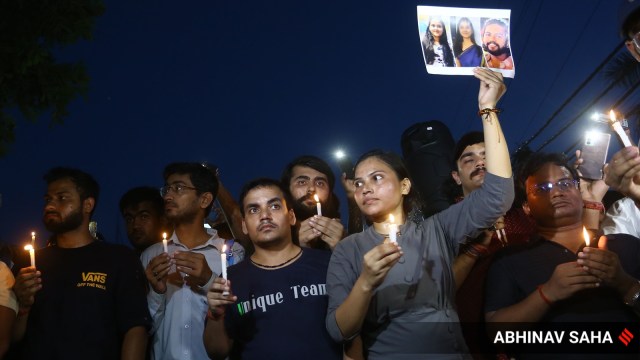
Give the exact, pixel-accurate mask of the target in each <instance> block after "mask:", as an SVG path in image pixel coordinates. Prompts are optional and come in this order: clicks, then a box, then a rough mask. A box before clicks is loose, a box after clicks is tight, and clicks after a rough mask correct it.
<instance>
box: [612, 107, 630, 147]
mask: <svg viewBox="0 0 640 360" xmlns="http://www.w3.org/2000/svg"><path fill="white" fill-rule="evenodd" d="M609 120H611V126H612V127H613V130H615V132H616V133H617V134H618V137H619V138H620V140H622V143H623V144H624V146H625V147H627V146H633V145H632V144H631V141H630V140H629V137H628V136H627V133H625V132H624V129H623V128H622V125H620V122H619V121H618V120H616V113H614V112H613V110H611V111H609Z"/></svg>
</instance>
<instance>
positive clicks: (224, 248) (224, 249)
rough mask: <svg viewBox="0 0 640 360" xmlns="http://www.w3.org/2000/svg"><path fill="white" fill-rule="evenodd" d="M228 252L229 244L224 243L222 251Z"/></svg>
mask: <svg viewBox="0 0 640 360" xmlns="http://www.w3.org/2000/svg"><path fill="white" fill-rule="evenodd" d="M226 252H227V244H224V245H222V253H223V254H224V253H226Z"/></svg>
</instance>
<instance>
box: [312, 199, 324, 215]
mask: <svg viewBox="0 0 640 360" xmlns="http://www.w3.org/2000/svg"><path fill="white" fill-rule="evenodd" d="M313 199H314V200H315V201H316V209H317V210H318V216H322V205H320V198H319V197H318V194H314V195H313Z"/></svg>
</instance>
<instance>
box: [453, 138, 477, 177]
mask: <svg viewBox="0 0 640 360" xmlns="http://www.w3.org/2000/svg"><path fill="white" fill-rule="evenodd" d="M483 142H484V133H483V132H482V131H471V132H468V133H466V134H464V135H462V137H461V138H460V140H458V142H457V143H456V146H455V147H454V148H453V163H452V164H451V166H452V169H453V170H454V171H457V170H458V160H460V156H461V155H462V153H463V152H464V149H466V148H467V146H470V145H475V144H479V143H483Z"/></svg>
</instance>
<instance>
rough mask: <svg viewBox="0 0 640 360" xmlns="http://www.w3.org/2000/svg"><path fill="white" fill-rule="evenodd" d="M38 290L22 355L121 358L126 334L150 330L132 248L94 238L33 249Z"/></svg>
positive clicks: (147, 312) (139, 265)
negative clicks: (71, 245)
mask: <svg viewBox="0 0 640 360" xmlns="http://www.w3.org/2000/svg"><path fill="white" fill-rule="evenodd" d="M36 267H37V269H38V271H40V272H41V273H42V289H41V290H40V291H38V292H37V293H36V296H35V303H34V305H33V306H32V308H31V311H30V313H29V319H28V323H27V332H26V335H25V339H24V340H25V344H24V350H25V359H65V360H66V359H119V358H120V353H121V346H122V339H123V337H124V335H125V333H126V332H127V331H128V330H129V329H131V328H133V327H135V326H144V327H146V328H149V326H150V317H149V310H148V307H147V299H146V293H145V292H146V291H145V285H144V284H145V283H144V281H145V278H144V272H143V270H142V265H141V264H140V260H139V259H138V258H137V257H136V255H135V254H134V252H133V251H132V250H131V249H128V248H126V247H124V246H121V245H113V244H108V243H105V242H101V241H95V242H93V243H91V244H89V245H86V246H83V247H80V248H74V249H63V248H59V247H57V246H50V247H46V248H43V249H40V250H38V251H36Z"/></svg>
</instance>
